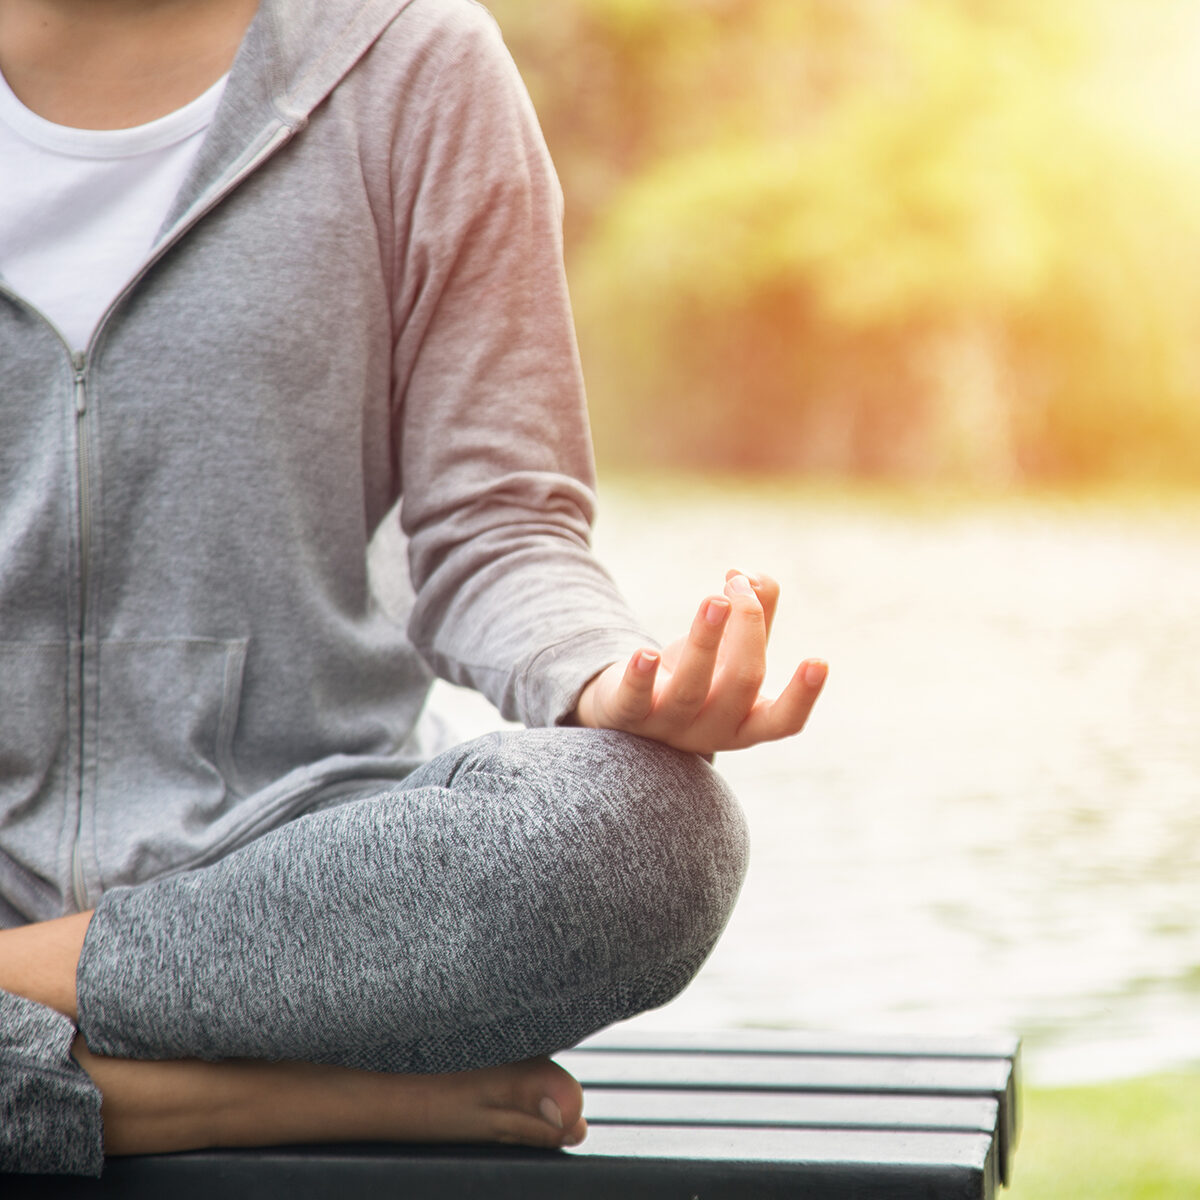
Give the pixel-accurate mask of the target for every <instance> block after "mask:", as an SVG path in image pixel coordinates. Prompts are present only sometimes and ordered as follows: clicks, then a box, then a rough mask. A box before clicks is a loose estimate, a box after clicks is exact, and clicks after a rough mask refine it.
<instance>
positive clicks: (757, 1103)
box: [586, 1088, 999, 1135]
mask: <svg viewBox="0 0 1200 1200" xmlns="http://www.w3.org/2000/svg"><path fill="white" fill-rule="evenodd" d="M586 1115H587V1119H588V1124H589V1125H590V1126H591V1127H592V1128H595V1127H596V1126H597V1125H599V1124H602V1123H606V1122H622V1123H626V1124H628V1123H638V1124H647V1125H651V1124H666V1125H685V1124H696V1125H758V1126H771V1125H785V1126H805V1127H808V1128H816V1129H895V1130H899V1129H925V1130H938V1131H951V1132H963V1133H986V1134H989V1135H994V1134H995V1133H996V1130H997V1126H998V1122H999V1105H998V1104H997V1103H996V1101H995V1100H982V1099H975V1098H974V1097H970V1098H962V1099H960V1098H953V1099H939V1098H936V1097H928V1096H887V1095H884V1096H878V1095H844V1094H841V1093H828V1092H812V1093H800V1094H797V1093H786V1092H779V1093H776V1092H726V1091H717V1090H713V1091H653V1090H651V1089H648V1088H637V1089H632V1090H625V1089H621V1088H596V1089H595V1090H593V1091H591V1092H589V1093H588V1095H587V1103H586Z"/></svg>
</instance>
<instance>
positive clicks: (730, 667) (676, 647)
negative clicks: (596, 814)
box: [575, 571, 828, 754]
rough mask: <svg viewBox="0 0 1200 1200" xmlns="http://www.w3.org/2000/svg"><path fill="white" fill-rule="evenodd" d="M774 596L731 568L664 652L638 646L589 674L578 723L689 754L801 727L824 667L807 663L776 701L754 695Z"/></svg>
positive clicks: (736, 746)
mask: <svg viewBox="0 0 1200 1200" xmlns="http://www.w3.org/2000/svg"><path fill="white" fill-rule="evenodd" d="M778 599H779V584H777V583H776V582H775V581H774V580H773V579H769V578H767V576H765V575H760V576H746V575H744V574H742V573H741V572H740V571H730V572H729V573H728V574H727V575H726V577H725V590H724V594H723V595H721V596H709V597H707V598H706V599H705V600H704V602H703V603H702V604H701V605H700V611H699V612H698V613H697V614H696V619H695V620H694V621H693V622H692V628H691V632H690V633H689V634H688V635H687V637H684V638H680V639H679V640H678V641H676V642H672V643H671V645H670V646H668V647H667V648H666V650H665V651H664V652H663V653H662V655H661V656H660V655H659V654H658V653H657V652H656V651H654V650H639V651H637V652H636V653H635V654H634V655H633V657H632V658H631V659H630V660H629V662H628V663H624V664H622V663H613V664H612V666H610V667H607V668H605V670H603V671H601V672H600V674H599V675H597V676H596V677H595V678H594V679H592V680H591V681H590V682H589V683H588V684H587V685H586V686H585V687H584V689H583V691H582V693H580V696H579V704H578V705H577V707H576V709H575V720H576V722H577V723H578V724H580V725H585V726H588V727H589V728H592V729H620V730H623V731H624V732H626V733H635V734H638V735H639V736H640V737H647V738H654V739H655V740H656V741H660V742H666V744H667V745H668V746H674V747H676V748H677V749H679V750H690V751H692V752H694V753H696V754H712V753H715V752H716V751H718V750H740V749H742V748H743V747H746V746H753V745H755V744H757V743H758V742H770V741H775V740H777V739H779V738H785V737H790V736H791V735H792V734H795V733H799V732H800V730H801V729H803V728H804V722H805V721H806V720H808V714H809V713H810V712H811V711H812V706H813V704H814V703H815V702H816V699H817V696H818V695H819V694H820V691H821V687H822V685H823V684H824V683H825V676H826V674H827V672H828V667H827V666H826V665H825V663H824V662H822V661H821V660H820V659H806V660H805V661H804V662H802V663H801V664H800V666H799V667H798V668H797V669H796V673H795V674H794V675H793V676H792V679H791V682H790V683H789V684H788V685H787V687H786V688H784V690H783V692H782V693H780V695H779V697H778V699H775V700H772V699H770V698H769V697H767V696H764V695H763V694H762V693H761V692H760V691H759V689H760V688H761V687H762V681H763V676H764V674H765V671H766V653H767V638H768V637H769V636H770V632H771V621H772V620H773V618H774V616H775V605H776V603H777V601H778Z"/></svg>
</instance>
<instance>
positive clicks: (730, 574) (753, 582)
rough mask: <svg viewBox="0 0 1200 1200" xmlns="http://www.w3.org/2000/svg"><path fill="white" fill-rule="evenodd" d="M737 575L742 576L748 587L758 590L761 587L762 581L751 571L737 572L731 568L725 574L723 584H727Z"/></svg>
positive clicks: (735, 568)
mask: <svg viewBox="0 0 1200 1200" xmlns="http://www.w3.org/2000/svg"><path fill="white" fill-rule="evenodd" d="M738 575H744V576H745V577H746V578H747V579H748V580H749V581H750V586H751V587H752V588H758V587H761V586H762V580H761V579H759V577H758V576H757V575H755V574H754V573H753V572H752V571H739V570H738V569H737V567H733V568H732V569H731V570H729V571H726V572H725V582H726V583H728V582H729V581H730V580H732V579H735V578H736V577H737V576H738Z"/></svg>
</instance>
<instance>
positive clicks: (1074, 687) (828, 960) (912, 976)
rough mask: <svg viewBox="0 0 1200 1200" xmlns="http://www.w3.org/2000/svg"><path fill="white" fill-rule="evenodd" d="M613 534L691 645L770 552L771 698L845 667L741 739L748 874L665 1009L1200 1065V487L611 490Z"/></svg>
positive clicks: (636, 597)
mask: <svg viewBox="0 0 1200 1200" xmlns="http://www.w3.org/2000/svg"><path fill="white" fill-rule="evenodd" d="M597 547H598V549H599V551H600V553H601V556H602V557H603V558H604V559H605V561H606V562H607V563H608V564H609V565H610V566H611V568H612V570H613V572H614V574H615V575H616V576H617V578H618V579H619V580H620V582H621V584H622V586H623V588H624V589H625V591H626V593H627V594H628V595H629V597H630V599H631V600H632V601H633V603H634V605H635V607H636V608H637V609H638V611H639V612H640V613H641V614H642V615H643V617H644V619H645V620H646V622H647V624H648V626H649V627H650V628H651V629H653V630H655V631H656V632H658V633H660V634H661V635H663V636H664V637H674V636H676V635H677V634H678V633H681V632H683V631H684V630H685V629H686V628H687V625H688V623H689V621H690V619H691V615H692V613H693V611H694V609H695V607H696V605H697V604H698V602H699V600H700V598H701V597H702V596H703V595H704V594H705V593H706V592H708V591H710V590H715V589H719V587H720V584H721V580H722V578H723V573H724V569H725V567H726V566H733V565H737V566H742V567H743V568H745V569H761V570H766V571H768V572H770V573H771V574H773V575H775V576H776V577H777V578H778V579H779V580H780V582H781V583H782V585H783V598H782V601H781V606H780V613H779V617H778V620H777V624H776V630H775V634H774V636H773V639H772V647H771V662H772V677H771V678H770V679H769V680H768V689H769V690H772V691H777V690H778V689H779V687H781V686H782V684H783V683H784V682H785V681H786V679H787V677H788V676H789V674H790V672H791V669H792V668H793V666H794V665H795V664H796V663H797V662H798V661H799V660H800V659H801V658H802V657H804V656H806V655H809V654H818V655H822V656H824V657H827V658H828V659H829V660H830V663H831V664H832V671H831V676H830V680H829V684H828V686H827V690H826V694H825V695H824V696H823V698H822V700H821V702H820V704H819V706H818V709H817V711H816V712H815V713H814V715H813V717H812V719H811V721H810V724H809V727H808V729H807V730H806V731H805V732H804V733H803V734H802V735H801V736H800V737H798V738H796V739H793V740H791V741H789V742H787V743H782V744H776V745H772V746H764V747H759V748H757V749H755V750H752V751H748V752H742V753H740V754H732V755H723V756H721V757H720V759H719V762H718V766H719V768H720V769H721V770H722V771H723V772H724V773H725V775H726V776H727V777H728V778H729V779H730V781H731V782H732V783H733V784H734V786H735V788H736V789H737V791H738V793H739V794H740V796H741V797H742V798H743V801H744V803H745V806H746V809H747V812H748V814H749V817H750V822H751V829H752V834H753V838H754V852H753V863H752V867H751V873H750V876H749V879H748V881H747V884H746V887H745V890H744V892H743V895H742V899H741V902H740V904H739V907H738V910H737V912H736V914H735V916H734V918H733V921H732V922H731V924H730V926H729V929H728V931H727V933H726V936H725V938H724V939H723V941H722V943H721V945H720V946H719V947H718V949H717V951H716V952H715V954H714V955H713V957H712V959H711V960H710V961H709V963H708V964H707V965H706V967H705V969H704V972H703V973H702V975H701V976H700V978H699V979H698V980H697V981H696V983H695V984H694V985H693V986H692V988H691V989H689V991H688V992H687V993H686V994H685V995H684V996H683V997H682V998H681V999H680V1000H678V1001H676V1002H675V1003H674V1004H672V1005H671V1006H669V1007H668V1008H667V1009H665V1010H662V1011H660V1012H659V1013H656V1014H651V1015H649V1016H648V1017H646V1018H643V1020H644V1022H645V1023H647V1024H652V1025H653V1024H657V1025H658V1026H660V1027H664V1026H671V1027H682V1028H688V1027H692V1028H698V1027H719V1026H753V1025H762V1026H798V1027H807V1028H816V1029H833V1030H851V1029H853V1030H859V1031H901V1032H907V1031H911V1032H947V1033H949V1032H970V1031H992V1030H1009V1029H1015V1030H1017V1031H1018V1032H1021V1033H1022V1034H1024V1035H1025V1036H1026V1039H1027V1061H1028V1063H1029V1066H1030V1069H1031V1073H1032V1075H1033V1076H1034V1078H1037V1079H1041V1080H1055V1081H1059V1080H1068V1079H1069V1080H1080V1079H1087V1078H1103V1077H1114V1076H1119V1075H1123V1074H1127V1073H1133V1072H1139V1071H1144V1070H1151V1069H1157V1068H1160V1067H1168V1066H1181V1065H1184V1064H1187V1063H1198V1064H1200V870H1198V866H1200V734H1198V730H1200V685H1198V681H1197V669H1198V666H1200V620H1198V616H1200V506H1197V505H1195V504H1187V503H1183V502H1179V503H1176V504H1174V505H1173V506H1171V507H1168V508H1159V509H1155V508H1149V507H1146V506H1142V507H1140V508H1138V509H1137V510H1133V511H1122V510H1120V509H1117V508H1114V507H1110V506H1103V505H1095V506H1092V507H1088V506H1084V505H1063V504H1058V505H1055V504H1050V503H1045V504H1040V505H1039V504H1035V503H1032V502H1020V503H1014V504H1011V505H1007V506H1002V505H993V506H986V505H979V504H975V505H971V506H961V505H959V506H948V507H946V508H944V509H939V508H938V507H937V506H935V505H931V504H925V505H910V506H908V507H906V508H897V507H896V506H895V505H894V504H893V505H884V504H873V503H872V502H870V501H869V500H868V499H866V498H864V497H862V496H860V497H858V498H857V499H853V498H836V497H835V498H833V499H828V498H827V499H824V500H823V499H820V498H817V497H812V496H810V497H807V498H805V497H804V496H797V495H795V494H782V493H781V494H777V495H772V494H770V493H769V492H765V491H761V490H760V491H757V492H753V493H748V492H732V491H724V492H719V491H699V490H692V491H689V492H687V493H686V494H680V493H679V492H678V491H676V490H672V489H665V488H659V489H649V490H648V489H645V488H635V487H631V486H626V487H623V488H622V487H610V488H608V489H606V494H605V505H604V508H603V515H602V521H601V525H600V527H599V529H598V531H597ZM440 703H441V704H442V705H443V706H447V707H449V708H450V709H452V710H453V711H454V712H455V713H456V714H457V716H458V718H459V720H460V721H461V722H462V723H463V725H464V727H466V728H468V729H473V728H475V727H479V726H483V725H489V724H491V723H493V722H494V718H493V716H492V715H491V713H490V712H489V711H486V706H483V705H482V704H481V702H480V701H479V700H478V698H477V697H474V696H473V695H463V694H460V693H459V692H458V691H457V689H449V688H446V689H444V690H443V691H442V693H441V698H440Z"/></svg>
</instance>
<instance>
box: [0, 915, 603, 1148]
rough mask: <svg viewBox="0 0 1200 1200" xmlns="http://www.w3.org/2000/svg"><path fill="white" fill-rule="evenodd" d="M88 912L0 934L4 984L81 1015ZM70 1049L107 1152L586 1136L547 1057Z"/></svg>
mask: <svg viewBox="0 0 1200 1200" xmlns="http://www.w3.org/2000/svg"><path fill="white" fill-rule="evenodd" d="M91 916H92V914H91V913H90V912H87V913H80V914H77V915H74V916H69V917H61V918H59V919H57V920H52V921H44V922H39V923H37V924H33V925H26V926H23V927H21V928H18V929H10V930H4V931H0V988H2V989H3V990H5V991H8V992H11V993H13V994H15V995H21V996H24V997H25V998H26V999H28V1000H33V1001H35V1002H36V1003H39V1004H43V1005H45V1006H46V1007H47V1008H52V1009H55V1010H56V1011H58V1012H61V1013H62V1014H63V1015H64V1016H67V1017H69V1018H71V1019H72V1020H73V1021H74V1020H77V1019H78V1013H77V1006H76V994H75V975H76V968H77V965H78V961H79V954H80V951H81V950H82V948H83V941H84V936H85V935H86V932H87V928H88V924H89V922H90V920H91ZM72 1054H73V1056H74V1058H75V1060H76V1061H77V1062H78V1063H79V1064H80V1066H82V1067H83V1069H84V1070H85V1071H86V1072H87V1073H88V1075H89V1076H90V1077H91V1079H92V1081H93V1083H95V1085H96V1086H97V1087H98V1088H99V1090H100V1094H101V1097H102V1107H101V1117H102V1120H103V1127H104V1151H105V1153H106V1154H116V1155H120V1154H157V1153H167V1152H171V1151H177V1150H197V1149H204V1148H207V1147H211V1146H264V1145H281V1144H285V1143H288V1142H322V1141H414V1142H418V1141H419V1142H438V1141H461V1142H510V1143H520V1144H523V1145H528V1146H539V1147H545V1148H553V1147H557V1146H573V1145H577V1144H578V1143H579V1142H580V1141H582V1140H583V1137H584V1135H585V1133H586V1131H587V1123H586V1122H585V1121H584V1120H583V1119H582V1108H583V1093H582V1091H581V1089H580V1087H579V1084H578V1083H577V1082H576V1081H575V1080H574V1079H573V1078H572V1077H571V1076H570V1075H569V1074H567V1072H566V1071H564V1070H563V1069H562V1068H561V1067H559V1066H557V1065H556V1064H555V1063H552V1062H550V1061H549V1060H548V1059H546V1058H537V1059H528V1060H526V1061H524V1062H517V1063H506V1064H501V1065H499V1066H495V1067H486V1068H482V1069H479V1070H474V1071H459V1072H454V1073H451V1074H440V1075H397V1074H391V1073H387V1072H379V1071H364V1070H357V1069H354V1068H349V1067H339V1066H332V1065H328V1064H315V1063H303V1062H262V1061H257V1060H254V1059H235V1060H224V1061H220V1062H206V1061H203V1060H201V1059H173V1060H165V1061H155V1060H135V1059H121V1058H106V1057H103V1056H101V1055H97V1054H93V1053H92V1052H91V1051H90V1050H89V1049H88V1046H87V1043H86V1042H85V1041H84V1039H83V1037H82V1036H77V1037H76V1038H75V1042H74V1046H73V1048H72Z"/></svg>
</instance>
